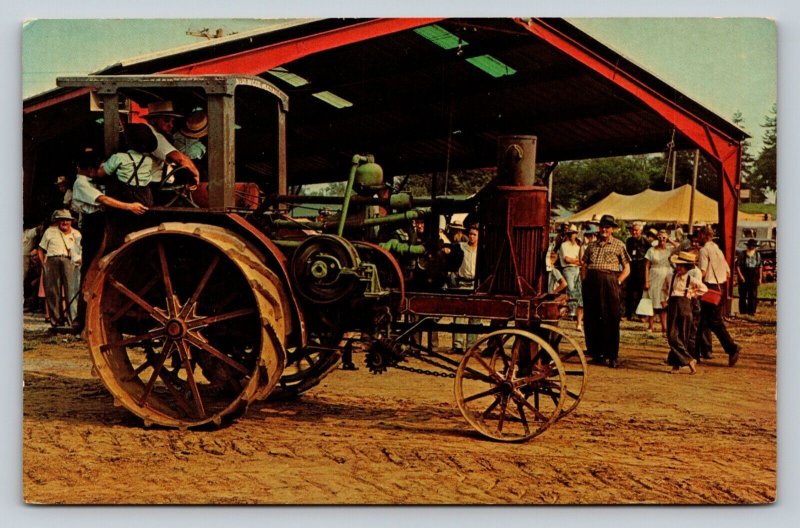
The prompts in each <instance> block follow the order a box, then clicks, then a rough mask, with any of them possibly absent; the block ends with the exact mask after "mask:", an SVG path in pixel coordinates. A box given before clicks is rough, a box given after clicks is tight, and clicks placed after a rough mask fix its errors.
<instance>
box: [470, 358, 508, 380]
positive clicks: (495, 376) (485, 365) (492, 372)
mask: <svg viewBox="0 0 800 528" xmlns="http://www.w3.org/2000/svg"><path fill="white" fill-rule="evenodd" d="M473 357H474V358H475V360H476V361H477V362H478V363H480V364H481V366H483V368H484V369H486V371H487V372H488V373H489V376H491V378H492V380H493V381H498V382H503V381H505V379H503V377H502V376H500V375H498V374H497V371H495V370H494V369H493V368H492V367H491V366H489V364H488V363H486V362H485V361H484V360H483V358H482V357H481V356H480V354H474V355H473ZM470 370H472V369H470ZM484 375H485V374H484Z"/></svg>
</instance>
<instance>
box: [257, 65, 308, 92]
mask: <svg viewBox="0 0 800 528" xmlns="http://www.w3.org/2000/svg"><path fill="white" fill-rule="evenodd" d="M267 73H269V74H270V75H272V76H274V77H277V78H278V79H280V80H282V81H283V82H285V83H286V84H288V85H290V86H294V87H295V88H297V87H298V86H305V85H306V84H308V82H309V81H308V80H307V79H304V78H302V77H300V76H299V75H297V74H296V73H291V72H290V71H289V70H287V69H286V68H282V67H281V68H273V69H271V70H268V71H267Z"/></svg>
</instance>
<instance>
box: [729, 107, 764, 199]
mask: <svg viewBox="0 0 800 528" xmlns="http://www.w3.org/2000/svg"><path fill="white" fill-rule="evenodd" d="M733 123H734V124H735V125H736V126H738V127H739V128H741V129H743V130H747V126H745V123H744V117H742V113H741V112H739V111H738V110H737V111H736V113H735V114H733ZM755 163H756V159H755V157H754V156H753V154H752V153H751V152H750V140H749V139H745V140H744V141H742V182H743V183H744V185H746V186H747V187H749V188H750V199H751V200H753V201H756V202H763V201H764V191H763V189H762V185H761V183H760V182H759V180H758V178H757V177H756V175H755Z"/></svg>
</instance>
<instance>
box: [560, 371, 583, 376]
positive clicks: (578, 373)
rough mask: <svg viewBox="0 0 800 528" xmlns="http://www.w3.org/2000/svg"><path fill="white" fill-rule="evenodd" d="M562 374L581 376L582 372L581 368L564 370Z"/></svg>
mask: <svg viewBox="0 0 800 528" xmlns="http://www.w3.org/2000/svg"><path fill="white" fill-rule="evenodd" d="M564 374H566V375H567V376H583V375H584V372H583V371H582V370H565V371H564Z"/></svg>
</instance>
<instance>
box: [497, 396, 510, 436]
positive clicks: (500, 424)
mask: <svg viewBox="0 0 800 528" xmlns="http://www.w3.org/2000/svg"><path fill="white" fill-rule="evenodd" d="M506 410H508V395H503V396H502V397H501V398H500V418H499V419H498V421H497V432H498V433H502V432H503V424H504V423H505V420H506Z"/></svg>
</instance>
